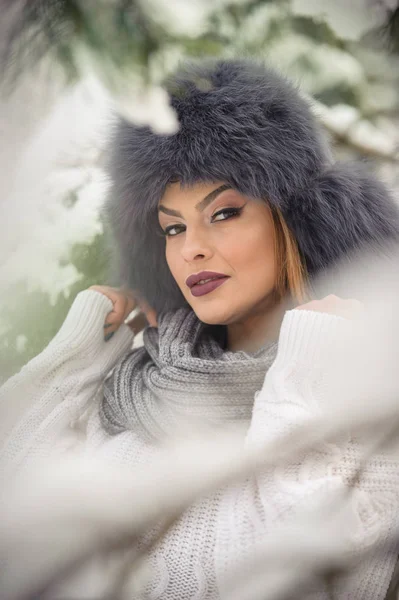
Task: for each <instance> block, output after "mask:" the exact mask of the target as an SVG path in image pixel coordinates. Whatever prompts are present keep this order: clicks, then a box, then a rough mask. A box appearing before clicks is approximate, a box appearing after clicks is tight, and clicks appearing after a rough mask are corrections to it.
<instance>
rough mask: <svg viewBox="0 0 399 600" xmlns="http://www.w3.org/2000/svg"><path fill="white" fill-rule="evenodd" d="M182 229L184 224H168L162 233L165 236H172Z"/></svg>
mask: <svg viewBox="0 0 399 600" xmlns="http://www.w3.org/2000/svg"><path fill="white" fill-rule="evenodd" d="M184 230H185V226H184V225H179V224H176V225H168V227H165V229H164V231H163V233H164V235H165V236H167V237H174V236H175V235H178V234H179V233H181V232H182V231H184Z"/></svg>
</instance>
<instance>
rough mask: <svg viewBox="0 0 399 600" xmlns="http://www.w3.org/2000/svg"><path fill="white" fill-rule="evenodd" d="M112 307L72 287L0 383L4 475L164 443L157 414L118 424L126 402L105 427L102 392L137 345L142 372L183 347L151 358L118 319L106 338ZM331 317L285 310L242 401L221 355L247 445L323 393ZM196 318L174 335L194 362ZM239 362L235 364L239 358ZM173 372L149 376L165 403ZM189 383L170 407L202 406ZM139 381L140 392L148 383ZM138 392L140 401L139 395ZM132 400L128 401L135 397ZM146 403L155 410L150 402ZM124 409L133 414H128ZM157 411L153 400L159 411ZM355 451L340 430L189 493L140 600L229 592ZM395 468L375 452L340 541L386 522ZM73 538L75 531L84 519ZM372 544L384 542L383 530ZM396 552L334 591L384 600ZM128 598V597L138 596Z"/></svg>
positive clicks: (344, 470)
mask: <svg viewBox="0 0 399 600" xmlns="http://www.w3.org/2000/svg"><path fill="white" fill-rule="evenodd" d="M110 310H112V303H111V301H110V300H109V299H108V298H106V297H105V296H103V295H101V294H100V293H98V292H96V291H94V290H86V291H84V292H81V293H80V294H78V296H77V297H76V299H75V301H74V303H73V305H72V307H71V309H70V311H69V314H68V316H67V318H66V320H65V322H64V324H63V326H62V328H61V330H60V331H59V333H58V334H57V335H56V336H55V338H54V339H53V340H52V342H51V343H50V344H49V345H48V346H47V348H45V350H44V351H43V352H42V353H41V354H40V355H39V356H37V357H36V358H34V359H33V360H31V361H30V362H29V363H28V364H27V365H26V366H25V367H24V368H23V369H22V370H21V371H20V373H18V374H17V375H15V376H14V377H12V378H11V379H10V380H9V381H8V382H6V383H5V384H4V386H3V387H2V388H1V389H0V410H1V419H0V422H2V421H3V416H4V418H7V426H6V427H5V426H4V425H2V440H1V441H2V452H1V460H0V475H1V477H5V478H9V477H11V475H12V474H14V473H15V472H18V471H19V470H20V469H24V468H29V465H30V464H31V463H32V461H34V460H36V459H37V458H38V457H40V456H43V455H45V454H46V453H49V452H51V453H53V454H54V453H55V452H56V451H57V450H58V451H59V452H61V451H62V452H66V451H69V450H72V449H73V448H75V447H76V446H77V445H80V446H82V447H83V448H84V450H85V452H87V453H88V454H91V453H95V454H96V455H97V456H100V457H102V458H103V459H104V460H107V461H110V462H112V463H113V464H125V465H129V466H131V467H132V468H134V466H135V465H143V464H144V465H146V464H148V465H150V464H151V460H152V458H153V457H154V456H155V455H156V454H157V453H158V452H162V444H159V443H158V444H157V443H154V441H153V439H152V437H153V435H154V434H155V433H156V432H157V431H158V430H159V428H160V429H161V430H162V431H163V430H164V428H163V427H162V423H161V422H160V421H157V422H156V427H155V428H154V429H152V430H151V435H150V436H148V435H143V429H140V431H138V430H136V428H135V427H130V428H129V427H128V428H123V427H121V426H120V424H121V415H122V416H124V415H125V416H127V417H128V422H129V423H130V425H131V424H132V421H130V419H131V418H132V415H131V413H130V412H129V409H127V408H126V405H125V401H124V402H123V405H122V408H123V410H122V413H118V411H117V413H114V412H113V411H112V413H111V415H110V422H112V423H116V425H115V427H116V429H117V430H119V429H121V432H120V433H117V432H116V431H114V432H113V435H109V434H108V433H107V432H106V431H105V429H104V427H103V426H102V423H101V418H100V405H101V402H102V400H103V397H104V387H105V386H104V382H112V381H115V378H113V370H114V369H116V371H117V373H118V369H120V372H119V375H120V376H122V375H123V372H124V371H123V370H124V369H125V368H126V369H128V367H129V361H130V360H131V359H132V358H133V359H134V357H135V355H136V354H137V357H142V358H143V357H145V360H146V365H147V366H146V367H145V369H147V371H146V373H147V375H148V373H149V372H150V370H151V369H152V370H153V372H154V373H156V372H157V369H158V368H159V366H158V367H156V366H155V365H156V361H157V360H160V356H161V357H164V358H165V357H168V356H169V353H170V355H172V354H173V353H174V352H177V356H180V354H179V352H180V350H179V344H178V345H177V346H175V347H173V343H174V342H173V341H172V340H171V342H170V346H171V347H170V348H169V349H168V348H167V346H165V348H163V349H162V348H160V349H159V350H157V351H156V352H155V354H154V356H151V354H150V353H149V352H148V345H147V350H144V349H135V350H133V352H132V344H133V335H132V332H131V330H130V329H129V328H128V327H127V326H126V325H122V326H121V327H120V329H119V330H118V331H117V332H116V334H115V336H114V337H113V338H112V339H111V340H110V341H109V342H107V343H105V342H104V341H103V331H102V326H103V323H104V319H105V317H106V315H107V313H108V312H109V311H110ZM180 317H181V318H182V320H183V322H186V321H185V319H188V320H190V318H192V317H191V316H190V314H187V313H183V312H182V313H179V319H180ZM173 323H174V322H171V323H169V324H168V323H166V322H165V323H164V324H162V325H161V328H162V327H165V328H166V329H165V331H169V325H170V327H173ZM340 323H341V320H340V319H339V318H338V317H334V316H331V315H326V314H317V313H313V312H308V311H297V310H293V311H289V312H287V313H286V316H285V318H284V321H283V324H282V327H281V332H280V338H279V344H278V352H277V356H276V359H275V360H274V362H273V364H272V366H271V367H270V368H269V369H268V370H267V363H266V362H264V368H265V371H266V370H267V374H266V377H264V376H263V378H262V379H263V380H261V379H259V375H258V374H257V373H258V370H257V369H258V367H256V368H255V367H254V377H253V383H252V384H251V385H252V387H253V389H252V390H251V394H252V393H253V391H254V389H255V390H256V388H258V389H257V392H256V393H254V399H253V400H252V401H251V400H250V399H249V398H248V395H247V393H249V391H250V387H251V386H250V385H249V383H248V382H247V383H248V386H247V384H245V385H244V386H243V387H241V388H240V389H241V390H242V392H243V395H242V398H241V401H240V395H239V394H238V393H237V394H234V395H231V385H230V381H229V378H230V371H229V368H230V361H233V356H230V357H229V355H226V356H227V359H226V365H227V366H228V373H226V375H225V376H224V377H225V379H226V400H229V399H230V398H231V400H232V402H231V404H230V403H229V402H226V405H225V407H224V408H225V415H226V418H227V419H231V418H238V419H242V418H247V420H248V432H247V438H246V444H249V445H252V444H255V445H256V444H260V443H265V442H267V441H270V440H273V439H276V438H278V437H279V436H280V435H282V434H284V433H287V432H289V431H291V430H294V429H295V427H296V426H297V425H298V424H301V423H305V422H306V421H308V420H310V419H312V418H313V417H314V416H315V415H317V414H319V411H321V410H322V409H323V403H324V402H329V401H331V398H329V395H328V387H327V386H326V382H325V379H324V373H325V369H324V365H325V364H326V363H325V361H326V360H328V356H327V355H325V354H323V352H322V347H323V344H322V343H321V342H322V340H323V339H325V338H326V337H328V336H329V335H330V334H332V333H333V332H334V331H335V330H336V328H337V327H339V326H340ZM195 327H196V326H194V336H193V338H192V339H191V337H190V335H189V333H190V332H189V330H188V329H187V332H182V333H181V335H182V336H183V337H184V336H186V338H185V339H186V341H188V345H186V346H184V345H183V347H182V349H181V352H182V354H183V355H184V352H185V351H187V352H188V354H187V358H189V357H191V358H190V360H194V359H193V358H192V352H193V348H194V347H195V339H196V338H195V335H196V328H195ZM171 331H172V330H171ZM176 333H177V332H176ZM151 336H153V337H152V338H151ZM179 336H180V333H179V334H178V335H177V338H178V339H179V340H180V341H181V340H182V339H183V338H180V337H179ZM161 337H162V334H161ZM150 338H151V340H152V342H154V348H156V343H155V339H156V332H154V331H152V330H148V331H147V342H148V340H149V339H150ZM190 344H191V346H190ZM147 353H148V354H147ZM231 354H232V355H233V353H231ZM238 356H240V354H239V353H238V354H237V357H238ZM243 358H244V357H243V356H242V357H241V359H243ZM154 359H155V360H154ZM241 359H240V360H239V363H240V364H241V362H243V361H242V360H241ZM198 360H199V364H200V363H201V361H203V360H204V357H201V356H200V357H198ZM246 360H247V361H248V362H251V364H253V365H257V364H258V361H259V360H263V361H264V357H261V358H259V357H257V356H252V357H249V356H248V357H247V358H246ZM221 361H223V359H222V358H221V356H218V357H216V364H218V363H220V362H221ZM233 362H234V361H233ZM244 362H245V361H244ZM139 364H140V362H138V365H139ZM239 368H240V367H239V366H237V369H239ZM173 369H174V367H171V372H170V373H168V374H167V378H166V379H163V378H164V377H165V375H164V373H162V377H161V376H159V375H157V378H154V379H152V380H151V379H150V382H151V385H155V382H158V381H159V383H160V386H161V389H162V385H165V392H168V393H166V394H165V397H163V396H161V393H159V398H161V397H162V398H163V402H165V404H167V403H168V402H172V394H171V396H170V399H169V391H171V390H172V388H173V392H174V391H175V390H174V387H175V385H176V382H175V383H173V373H174V371H173ZM128 372H129V373H130V371H129V370H128ZM194 372H195V369H194V368H193V369H192V373H191V371H190V370H189V373H190V375H188V376H187V379H188V382H191V377H192V376H194ZM177 373H179V370H178V371H177ZM202 375H204V374H203V373H202ZM129 376H131V377H132V378H133V381H134V382H135V384H138V381H139V380H138V379H137V377H138V373H136V372H135V373H130V375H129ZM249 380H250V377H248V381H249ZM141 385H143V386H144V384H141ZM148 385H150V384H148ZM186 385H188V383H187V382H185V384H184V386H185V393H184V394H181V395H180V396H178V397H177V404H176V405H177V406H178V407H179V410H178V413H179V414H180V412H181V407H182V406H184V405H185V410H184V411H183V412H185V411H187V414H189V412H190V407H191V402H193V407H194V413H195V414H196V415H197V414H198V415H200V410H199V409H200V406H201V402H200V401H199V400H198V398H199V396H198V397H197V396H196V395H193V398H192V397H191V396H192V394H191V392H190V393H188V394H186ZM194 387H195V386H194V384H193V388H194ZM143 389H146V390H147V384H146V385H145V386H144V387H143ZM219 392H220V390H219ZM219 392H218V393H219ZM146 393H147V392H146ZM173 397H174V394H173ZM138 398H139V400H141V397H140V396H138ZM217 398H218V401H217V411H216V412H217V415H218V422H220V421H219V420H220V417H221V416H222V412H223V411H222V406H224V405H223V403H222V402H221V396H220V397H219V395H218V394H217ZM125 400H126V399H125ZM132 400H133V401H135V395H134V394H133V395H132ZM210 407H211V398H209V399H208V402H205V403H204V416H205V417H209V415H210V414H211V413H210ZM126 410H127V412H125V411H126ZM149 410H153V407H151V406H150V408H149ZM132 414H133V415H134V418H136V417H135V415H136V414H137V413H132ZM162 414H163V413H162V411H161V412H160V411H158V409H157V412H156V420H157V419H159V418H160V416H161V415H162ZM156 420H155V421H156ZM155 421H154V422H155ZM159 426H160V427H159ZM144 431H147V428H144ZM360 451H361V449H360V447H359V446H358V445H357V444H356V442H355V441H354V440H352V439H351V438H350V437H349V436H348V437H347V439H343V440H341V441H340V442H339V443H337V444H335V445H334V444H328V445H327V444H325V445H323V446H322V447H320V448H317V449H315V450H314V452H311V453H308V454H306V455H305V456H298V457H297V462H296V463H295V464H290V466H289V467H287V468H274V469H269V470H268V471H267V472H262V475H261V476H259V477H256V478H252V477H251V478H249V479H248V480H247V482H245V483H244V484H240V485H237V486H232V487H231V488H229V489H223V490H220V491H219V492H218V493H215V494H213V495H211V496H209V497H207V498H205V499H202V500H201V501H198V502H197V503H196V504H195V505H193V506H192V507H191V508H190V509H189V510H187V511H186V512H185V513H184V515H183V516H182V518H181V519H180V520H179V521H178V522H177V523H176V524H175V525H174V527H173V528H172V529H171V530H170V531H169V533H168V534H167V535H166V537H165V538H164V539H163V541H162V542H161V543H160V544H159V545H158V546H156V547H155V548H154V549H153V550H152V552H151V554H150V556H149V564H150V567H151V579H150V582H149V583H148V585H147V586H146V588H145V590H144V591H143V593H142V595H141V596H140V598H139V600H158V599H159V600H192V599H195V600H219V599H223V600H224V599H226V600H227V598H228V596H227V595H226V593H225V589H226V588H225V581H226V576H228V575H229V573H231V572H232V571H234V569H236V568H237V564H240V561H241V560H242V559H243V557H245V556H246V555H247V554H249V553H250V551H251V549H253V548H255V547H256V545H257V544H258V543H260V542H261V541H262V539H265V536H266V535H267V534H268V532H271V531H272V530H273V528H274V527H277V526H278V525H279V524H281V523H284V522H288V521H289V518H290V517H291V516H293V515H295V512H296V511H297V510H299V509H300V508H301V507H303V506H305V505H311V502H312V498H313V497H317V493H318V492H319V491H320V490H323V489H327V490H328V489H330V488H329V486H333V487H334V486H335V487H344V486H345V485H347V484H348V482H349V479H350V476H351V475H352V474H353V472H354V470H355V469H356V467H357V466H358V464H359V458H360ZM397 467H398V465H397V463H396V462H394V461H393V460H389V459H388V458H387V457H386V456H378V457H376V458H375V459H373V460H371V461H370V462H369V463H368V466H367V468H366V469H365V471H364V473H363V474H362V477H361V478H360V481H359V483H358V484H357V487H356V490H355V493H354V494H353V511H354V514H355V516H356V519H357V521H356V522H357V524H358V525H357V529H356V531H355V532H354V535H353V536H352V538H351V546H350V547H349V548H348V550H356V548H359V547H360V548H361V547H365V546H367V545H369V544H371V543H374V542H375V540H376V539H379V536H380V531H381V530H382V528H384V527H386V526H387V525H388V524H389V523H390V522H392V521H393V517H392V515H393V514H395V510H396V507H397V505H398V501H397V498H398V488H399V476H398V471H399V469H398V468H397ZM396 512H397V511H396ZM81 535H84V528H83V526H82V527H81ZM152 535H154V532H153V531H150V532H148V535H147V536H146V537H145V539H143V540H141V541H140V543H139V546H141V545H142V544H144V543H145V542H146V541H148V539H151V537H152ZM379 541H381V542H382V543H384V539H381V540H379ZM395 560H396V557H395V556H394V554H393V553H390V552H389V551H388V549H387V550H386V552H385V553H382V554H379V555H378V556H373V557H372V558H369V559H367V561H364V562H363V563H362V565H361V566H359V568H358V569H357V570H356V571H355V572H354V573H353V574H352V575H351V577H350V578H348V580H347V581H345V582H343V583H342V586H343V587H342V590H341V591H340V594H339V595H338V596H337V597H339V598H340V599H341V600H347V599H348V600H383V598H384V596H385V593H386V590H387V588H388V585H389V581H390V578H391V575H392V572H393V568H394V564H395ZM95 574H96V577H94V579H95V580H96V584H95V585H94V584H93V571H92V572H91V575H90V576H89V575H88V576H87V579H86V580H85V579H84V577H83V580H82V581H85V583H82V585H83V586H84V594H85V595H84V597H89V596H90V593H91V596H90V597H98V596H100V590H101V585H104V588H105V584H106V582H105V581H103V584H102V583H101V579H102V578H103V579H105V580H106V576H107V569H106V568H105V565H103V564H101V563H100V564H98V565H97V571H96V573H95ZM63 597H66V595H65V594H64V596H63ZM74 597H76V598H78V597H79V595H76V596H73V595H72V594H68V598H74ZM81 597H82V596H81ZM327 597H328V596H326V595H325V594H324V592H323V591H322V590H320V591H318V592H317V593H316V594H315V595H312V599H313V600H314V599H315V598H317V600H322V599H323V600H324V599H325V598H327ZM137 598H138V596H137V595H136V596H135V600H137Z"/></svg>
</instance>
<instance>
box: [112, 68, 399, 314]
mask: <svg viewBox="0 0 399 600" xmlns="http://www.w3.org/2000/svg"><path fill="white" fill-rule="evenodd" d="M165 85H166V89H167V90H168V92H169V96H170V103H171V105H172V106H173V108H174V109H175V111H176V113H177V116H178V120H179V124H180V128H179V131H178V132H177V133H174V134H172V135H159V134H155V133H153V132H152V130H151V129H150V128H149V127H142V126H141V127H138V126H134V125H132V124H130V123H127V122H125V121H120V122H119V124H118V126H117V127H116V129H115V132H114V136H113V139H112V143H111V152H110V170H109V172H110V176H111V180H112V187H111V192H110V195H109V198H108V200H107V202H106V204H105V213H104V214H105V218H106V221H107V223H108V225H109V229H110V231H111V233H112V237H111V238H109V239H110V240H111V246H112V248H113V258H114V260H113V262H112V269H113V273H114V278H113V282H112V284H113V285H115V284H117V285H127V286H128V287H130V288H132V289H135V290H138V291H140V293H141V294H142V295H143V297H144V298H145V299H146V300H147V301H148V302H149V303H150V305H151V306H153V307H154V308H155V310H156V311H161V310H169V309H175V308H178V307H179V306H182V305H183V304H185V300H184V298H183V295H182V294H181V292H180V290H179V288H178V286H177V284H176V283H175V281H174V279H173V277H172V275H171V274H170V272H169V269H168V267H167V263H166V259H165V239H164V237H162V236H161V235H159V232H160V226H159V224H158V219H157V204H158V201H159V200H160V198H161V197H162V195H163V192H164V190H165V186H166V185H167V183H168V182H170V181H171V180H174V179H178V180H179V181H180V182H181V184H182V185H190V184H193V183H196V182H211V181H215V182H216V181H225V182H226V183H228V184H229V185H231V186H232V187H233V188H234V189H237V190H238V191H239V192H241V193H243V194H245V195H248V196H251V197H254V198H258V199H263V200H265V201H267V202H269V203H270V204H271V205H274V206H278V207H279V208H280V210H281V211H282V214H283V216H284V218H285V219H286V221H287V223H288V226H289V227H290V229H291V231H292V232H293V234H294V236H295V237H296V239H297V242H298V245H299V250H300V253H301V255H302V257H303V260H304V262H305V264H306V267H307V270H308V273H309V275H310V276H314V275H316V274H318V273H319V272H320V271H321V270H323V269H326V268H327V267H329V266H331V265H333V264H334V263H336V262H337V261H338V260H339V259H340V258H342V257H343V256H345V255H346V254H347V253H350V252H351V251H354V250H356V249H359V247H362V246H363V245H365V244H369V243H373V244H376V245H378V246H381V245H382V244H383V243H384V242H385V241H386V240H390V239H392V238H395V239H396V238H397V237H398V232H399V219H398V212H397V209H396V205H395V203H394V201H393V200H392V199H391V198H390V197H389V194H388V192H387V191H386V190H385V188H384V187H383V185H382V184H381V183H379V182H378V180H376V179H375V178H373V177H372V176H370V175H369V173H368V169H366V167H365V166H363V165H362V164H357V165H356V164H332V161H331V156H330V150H329V148H328V145H327V143H326V141H325V139H324V136H323V133H322V131H321V128H320V126H319V125H318V124H317V122H316V119H315V118H314V117H313V115H312V113H311V111H310V109H309V107H308V105H307V103H306V102H305V100H304V99H303V98H302V97H301V96H300V95H299V94H298V91H297V90H296V89H295V87H294V86H293V85H292V84H291V83H289V82H288V81H287V80H286V79H285V78H284V77H282V76H281V75H279V74H277V73H276V72H275V71H273V70H272V69H270V68H267V67H265V66H264V65H262V64H260V63H259V62H258V61H252V60H209V59H208V60H203V61H200V62H192V63H187V64H185V65H184V66H183V67H182V68H181V69H180V70H179V71H178V73H177V74H175V75H174V76H173V77H172V78H170V79H169V80H168V81H167V82H166V84H165Z"/></svg>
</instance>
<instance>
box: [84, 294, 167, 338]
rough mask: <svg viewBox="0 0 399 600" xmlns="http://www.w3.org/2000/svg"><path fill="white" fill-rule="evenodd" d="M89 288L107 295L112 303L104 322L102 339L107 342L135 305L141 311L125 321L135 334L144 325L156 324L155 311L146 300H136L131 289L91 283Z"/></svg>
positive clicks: (154, 325)
mask: <svg viewBox="0 0 399 600" xmlns="http://www.w3.org/2000/svg"><path fill="white" fill-rule="evenodd" d="M89 290H95V291H96V292H100V293H101V294H104V296H107V298H109V299H110V300H111V302H112V304H113V310H112V311H111V312H109V313H108V315H107V317H106V319H105V323H104V340H105V341H106V342H108V340H110V339H111V337H112V336H113V334H114V333H115V331H117V329H118V328H119V327H120V326H121V325H122V323H123V322H124V321H125V319H126V318H127V317H128V316H129V315H130V313H131V312H132V311H133V310H134V309H135V308H137V307H139V308H140V309H141V312H140V313H139V314H138V315H136V316H135V317H134V318H133V319H132V320H131V321H129V322H128V323H126V324H127V325H128V326H129V327H130V328H131V329H132V331H133V332H134V333H135V334H137V333H139V332H140V331H141V330H142V329H144V327H145V326H146V325H148V324H149V325H151V326H152V327H156V326H157V318H156V313H155V311H154V310H153V309H152V308H151V307H150V306H148V304H147V303H146V302H143V301H142V300H138V299H137V297H136V295H135V294H134V292H133V291H132V290H129V289H123V288H113V287H110V286H108V285H92V286H90V287H89Z"/></svg>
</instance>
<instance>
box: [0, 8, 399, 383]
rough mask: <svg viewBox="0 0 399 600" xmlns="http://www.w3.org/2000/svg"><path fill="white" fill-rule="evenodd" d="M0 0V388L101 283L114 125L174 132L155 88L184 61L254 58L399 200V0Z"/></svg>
mask: <svg viewBox="0 0 399 600" xmlns="http://www.w3.org/2000/svg"><path fill="white" fill-rule="evenodd" d="M1 3H3V5H4V6H3V7H2V8H3V11H2V15H3V17H4V15H6V16H7V15H9V20H8V21H7V18H3V17H2V24H1V25H0V34H1V39H0V60H1V63H0V65H1V68H2V73H3V75H2V80H1V87H0V91H1V98H0V202H1V209H2V216H3V227H2V234H1V236H0V239H1V241H0V298H1V306H0V308H1V310H0V382H1V381H2V380H5V379H7V378H8V377H9V376H10V375H12V374H13V373H14V372H16V371H17V370H18V369H19V368H20V367H21V366H22V365H23V364H25V363H26V362H27V361H28V360H29V359H30V358H31V357H33V356H35V355H36V354H38V353H39V352H40V351H41V350H42V349H43V348H44V347H45V345H46V344H47V343H48V342H49V341H50V339H51V338H52V337H53V336H54V335H55V333H56V332H57V330H58V329H59V327H60V325H61V323H62V321H63V320H64V318H65V316H66V313H67V311H68V309H69V307H70V305H71V303H72V302H73V300H74V298H75V296H76V294H77V293H78V292H79V291H80V290H83V289H85V288H87V287H88V286H90V285H92V284H95V283H96V284H102V283H103V284H105V283H108V281H107V277H108V269H107V262H108V259H109V255H108V250H107V245H106V240H105V233H104V224H103V223H102V222H101V217H100V208H101V205H102V202H103V200H104V198H105V195H106V193H107V180H106V177H105V174H104V164H105V160H106V147H107V138H108V133H109V131H110V128H111V127H112V114H113V113H115V112H120V113H122V114H124V115H125V116H128V118H131V119H132V120H133V121H136V122H140V123H149V124H151V126H153V127H154V128H155V129H156V130H158V131H161V132H162V131H165V132H167V131H172V130H173V127H174V121H173V115H171V114H170V111H169V110H168V107H167V106H166V104H165V98H164V95H163V93H162V90H161V88H160V85H159V84H160V82H161V80H162V77H163V76H164V75H165V74H166V73H168V72H169V71H172V70H173V69H174V68H175V66H176V65H177V63H178V62H179V60H180V59H181V58H182V57H186V56H194V57H200V56H205V55H212V56H215V55H217V56H229V57H230V56H250V55H253V56H256V57H261V58H264V59H265V60H266V61H267V62H268V63H269V64H271V65H273V66H275V67H277V68H278V69H280V70H282V71H283V72H284V73H286V74H287V75H288V76H289V77H291V78H293V79H294V80H295V81H296V82H297V83H298V84H299V85H300V86H301V88H302V89H303V91H304V93H306V94H308V95H309V96H310V97H312V99H313V106H314V110H315V113H316V114H317V116H318V117H319V118H320V120H321V121H322V123H323V124H324V126H325V127H326V130H327V131H328V133H329V135H330V138H331V142H332V144H333V147H334V152H335V154H336V156H337V158H344V159H347V158H349V159H352V158H355V159H359V158H360V159H361V160H367V161H370V164H371V166H373V167H375V168H376V169H377V170H378V171H379V173H380V175H381V177H382V178H383V179H384V181H385V182H386V183H387V184H388V185H389V186H390V187H391V188H392V190H393V191H394V193H395V194H396V196H397V197H398V201H399V169H398V165H399V101H398V90H399V65H398V60H399V54H398V47H399V41H398V40H399V24H398V22H399V17H398V3H397V1H396V0H374V1H373V0H349V1H348V0H346V1H344V0H280V1H274V2H273V1H267V0H258V1H250V0H214V1H212V2H210V1H209V0H187V1H186V0H146V1H145V2H139V1H138V0H136V1H134V0H131V1H129V0H125V1H123V2H122V1H118V0H112V1H111V0H108V1H107V0H97V1H96V2H94V1H93V0H81V1H78V0H74V1H67V0H65V1H63V2H62V1H59V0H58V1H53V2H52V1H51V0H48V2H37V1H35V0H31V1H30V2H27V1H26V2H22V1H21V2H19V0H15V1H14V2H11V3H10V1H9V0H2V2H0V6H1ZM4 11H6V12H4ZM22 13H23V14H24V17H23V19H24V26H22V25H21V22H22V21H21V14H22ZM154 276H156V274H154Z"/></svg>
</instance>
